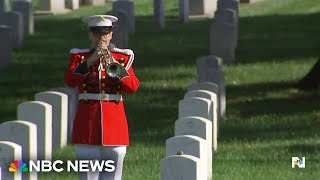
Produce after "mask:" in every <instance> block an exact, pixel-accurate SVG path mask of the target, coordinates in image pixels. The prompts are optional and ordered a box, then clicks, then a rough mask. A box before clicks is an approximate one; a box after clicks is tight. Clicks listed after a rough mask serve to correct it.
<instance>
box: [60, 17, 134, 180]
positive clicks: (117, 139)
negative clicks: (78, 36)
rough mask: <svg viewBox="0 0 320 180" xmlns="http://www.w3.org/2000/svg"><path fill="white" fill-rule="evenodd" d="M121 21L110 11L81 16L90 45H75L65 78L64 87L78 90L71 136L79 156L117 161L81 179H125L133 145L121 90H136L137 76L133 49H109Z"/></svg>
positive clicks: (80, 157) (81, 157)
mask: <svg viewBox="0 0 320 180" xmlns="http://www.w3.org/2000/svg"><path fill="white" fill-rule="evenodd" d="M117 20H118V19H117V17H115V16H110V15H95V16H90V17H86V18H84V19H83V21H84V22H85V23H87V25H88V27H89V39H90V40H91V43H92V44H91V49H71V51H70V54H71V60H70V64H69V67H68V68H67V70H66V72H65V76H64V81H65V83H66V85H68V86H70V87H74V88H77V89H78V91H79V104H78V110H77V114H76V117H75V120H74V124H73V134H72V143H73V144H75V150H76V155H77V157H78V159H83V160H84V159H85V160H98V161H101V160H113V161H115V163H114V165H115V171H114V172H112V173H110V172H103V173H99V172H92V171H90V172H88V173H80V179H81V180H82V179H83V180H85V179H86V180H98V179H101V180H102V179H103V180H121V177H122V166H123V160H124V157H125V154H126V146H128V145H129V134H128V125H127V119H126V115H125V111H124V106H123V100H122V93H134V92H136V91H137V89H138V87H139V80H138V78H137V77H136V76H135V74H134V69H133V67H132V63H133V60H134V54H133V51H132V50H130V49H118V48H115V47H113V48H111V47H110V40H111V39H112V27H113V26H112V23H114V22H116V21H117ZM110 64H113V66H109V65H110Z"/></svg>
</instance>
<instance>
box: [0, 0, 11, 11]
mask: <svg viewBox="0 0 320 180" xmlns="http://www.w3.org/2000/svg"><path fill="white" fill-rule="evenodd" d="M7 11H10V3H9V0H0V13H1V12H7Z"/></svg>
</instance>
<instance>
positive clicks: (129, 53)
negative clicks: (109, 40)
mask: <svg viewBox="0 0 320 180" xmlns="http://www.w3.org/2000/svg"><path fill="white" fill-rule="evenodd" d="M112 51H114V52H119V53H123V54H126V55H133V51H132V50H131V49H119V48H116V47H115V48H113V49H112Z"/></svg>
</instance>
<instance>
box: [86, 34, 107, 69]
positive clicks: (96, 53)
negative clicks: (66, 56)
mask: <svg viewBox="0 0 320 180" xmlns="http://www.w3.org/2000/svg"><path fill="white" fill-rule="evenodd" d="M107 48H108V44H107V41H106V36H102V37H101V39H100V41H99V45H98V47H97V49H96V50H95V51H94V53H93V54H92V55H91V56H90V57H89V58H88V59H87V67H88V68H89V67H90V66H91V65H92V64H94V63H95V62H96V61H97V60H99V59H100V57H101V56H103V50H104V49H107Z"/></svg>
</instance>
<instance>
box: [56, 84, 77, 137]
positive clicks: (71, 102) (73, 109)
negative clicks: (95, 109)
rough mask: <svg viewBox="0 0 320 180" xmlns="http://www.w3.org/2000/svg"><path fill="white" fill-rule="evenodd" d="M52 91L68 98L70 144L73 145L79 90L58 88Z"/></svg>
mask: <svg viewBox="0 0 320 180" xmlns="http://www.w3.org/2000/svg"><path fill="white" fill-rule="evenodd" d="M50 91H56V92H61V93H64V94H66V95H67V96H68V143H71V140H72V129H73V121H74V118H75V117H76V113H77V108H78V101H79V98H78V94H79V93H78V90H77V89H75V88H70V87H58V88H52V89H50Z"/></svg>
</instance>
